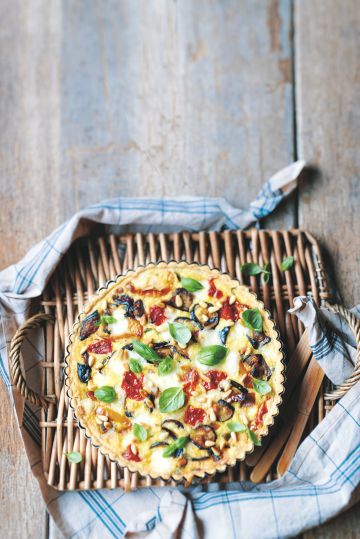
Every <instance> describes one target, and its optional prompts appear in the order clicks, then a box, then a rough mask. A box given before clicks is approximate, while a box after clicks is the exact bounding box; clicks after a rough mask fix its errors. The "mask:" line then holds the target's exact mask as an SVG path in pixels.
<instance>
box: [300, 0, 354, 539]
mask: <svg viewBox="0 0 360 539" xmlns="http://www.w3.org/2000/svg"><path fill="white" fill-rule="evenodd" d="M359 25H360V10H359V3H358V1H357V0H346V1H344V2H339V1H337V0H327V1H326V2H323V1H322V0H297V1H296V2H295V13H294V26H295V44H294V49H295V81H296V92H295V95H296V120H297V133H296V139H297V148H298V156H299V158H302V159H305V160H307V161H308V162H310V163H312V164H313V165H314V166H315V167H318V171H317V173H316V174H313V175H312V176H311V177H309V181H308V182H306V183H304V184H303V185H302V186H301V187H300V190H299V225H300V226H302V227H305V228H307V229H308V230H309V231H311V232H312V233H313V234H314V235H315V236H316V237H317V239H318V240H320V241H321V242H322V244H323V248H324V249H325V250H326V251H327V252H328V271H330V268H334V269H335V272H334V274H335V278H336V283H337V285H338V290H339V292H340V295H341V297H342V298H343V301H344V303H345V305H348V306H353V305H354V304H356V303H358V302H359V299H360V278H359V272H358V271H356V269H355V268H358V267H359V262H360V236H359V233H358V231H359V230H360V212H359V201H360V181H359V176H360V161H359V140H360V121H359V110H360V103H359V95H360V77H359V73H360V57H359V50H360V32H359ZM359 530H360V511H359V506H357V508H355V509H352V510H351V512H350V513H349V514H348V515H347V514H345V515H342V516H341V517H339V519H338V520H333V521H332V522H331V523H328V524H326V525H324V526H321V527H319V528H317V529H316V530H313V531H312V532H308V533H306V534H304V538H305V539H315V538H316V539H320V538H329V539H330V538H333V537H342V538H346V539H347V538H349V539H350V538H356V537H360V531H359Z"/></svg>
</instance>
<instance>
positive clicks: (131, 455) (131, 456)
mask: <svg viewBox="0 0 360 539" xmlns="http://www.w3.org/2000/svg"><path fill="white" fill-rule="evenodd" d="M122 456H123V457H124V459H126V460H133V461H134V462H140V461H141V458H140V457H139V455H135V453H133V452H132V451H131V445H128V446H127V448H126V449H125V451H124V453H123V454H122Z"/></svg>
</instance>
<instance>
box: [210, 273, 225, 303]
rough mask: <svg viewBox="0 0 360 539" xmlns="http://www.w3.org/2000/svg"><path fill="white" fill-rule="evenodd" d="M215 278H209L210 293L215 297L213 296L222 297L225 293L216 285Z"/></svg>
mask: <svg viewBox="0 0 360 539" xmlns="http://www.w3.org/2000/svg"><path fill="white" fill-rule="evenodd" d="M214 280H215V277H212V278H211V279H209V290H208V294H209V296H211V297H213V298H217V299H219V298H222V297H223V293H222V292H221V290H218V289H217V288H216V285H215V283H214Z"/></svg>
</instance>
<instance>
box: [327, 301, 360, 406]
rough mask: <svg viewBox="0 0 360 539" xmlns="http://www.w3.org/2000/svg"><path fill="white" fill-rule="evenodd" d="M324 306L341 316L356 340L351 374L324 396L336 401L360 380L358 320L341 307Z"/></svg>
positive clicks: (359, 333)
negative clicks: (354, 359)
mask: <svg viewBox="0 0 360 539" xmlns="http://www.w3.org/2000/svg"><path fill="white" fill-rule="evenodd" d="M325 306H326V307H327V308H328V309H329V310H330V311H332V312H333V313H335V314H339V315H340V316H342V317H343V318H344V319H345V320H346V322H347V323H348V324H349V328H350V329H351V331H352V332H353V333H354V336H355V340H356V351H357V357H356V363H355V367H354V370H353V372H352V374H351V375H350V376H349V377H348V378H346V380H344V382H343V383H342V384H339V385H338V386H336V387H335V389H334V390H333V391H331V392H330V393H325V394H324V399H326V400H332V401H335V400H338V399H341V397H343V396H344V395H345V393H347V392H348V391H349V389H351V388H352V387H353V386H354V385H355V384H356V383H357V382H358V381H359V380H360V319H359V318H357V317H356V316H355V315H354V314H353V313H352V312H350V311H349V310H348V309H346V308H345V307H343V306H342V305H337V304H333V305H330V304H329V303H327V302H326V303H325Z"/></svg>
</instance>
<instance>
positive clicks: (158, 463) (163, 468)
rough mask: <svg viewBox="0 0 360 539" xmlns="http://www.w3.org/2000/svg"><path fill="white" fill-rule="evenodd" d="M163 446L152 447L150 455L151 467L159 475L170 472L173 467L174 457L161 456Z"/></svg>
mask: <svg viewBox="0 0 360 539" xmlns="http://www.w3.org/2000/svg"><path fill="white" fill-rule="evenodd" d="M163 452H164V448H163V447H162V448H159V449H154V450H153V451H152V455H151V467H152V469H153V470H156V471H157V472H158V474H159V475H165V474H168V473H171V472H172V471H173V468H174V459H172V458H166V457H163V456H162V454H163Z"/></svg>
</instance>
